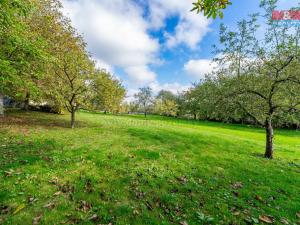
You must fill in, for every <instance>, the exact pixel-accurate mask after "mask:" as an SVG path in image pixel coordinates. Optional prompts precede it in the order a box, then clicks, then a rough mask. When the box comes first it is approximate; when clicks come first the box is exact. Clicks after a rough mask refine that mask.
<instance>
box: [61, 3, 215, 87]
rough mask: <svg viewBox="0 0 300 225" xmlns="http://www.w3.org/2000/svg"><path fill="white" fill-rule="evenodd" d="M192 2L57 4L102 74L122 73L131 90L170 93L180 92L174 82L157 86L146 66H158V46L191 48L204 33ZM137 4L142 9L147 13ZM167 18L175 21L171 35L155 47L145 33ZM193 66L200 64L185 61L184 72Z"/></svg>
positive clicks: (206, 23)
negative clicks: (141, 88) (146, 87)
mask: <svg viewBox="0 0 300 225" xmlns="http://www.w3.org/2000/svg"><path fill="white" fill-rule="evenodd" d="M192 2H193V1H192V0H188V1H181V0H163V1H162V0H151V1H149V2H147V3H145V2H142V1H140V3H141V4H139V3H138V2H137V1H133V0H101V1H99V0H63V6H64V9H63V13H64V14H65V15H66V16H68V17H70V19H71V21H72V24H73V26H74V27H75V28H76V29H77V30H78V32H79V33H81V34H82V35H83V36H84V39H85V41H86V42H87V43H88V50H89V51H90V52H91V53H92V54H93V57H94V59H95V60H96V62H97V65H98V66H99V67H102V68H105V69H107V70H108V71H114V67H118V68H121V69H123V71H124V72H125V73H126V74H127V75H128V77H129V80H130V82H127V83H130V85H131V86H132V88H136V87H138V86H141V85H150V86H152V88H153V89H154V90H156V89H159V88H164V89H169V90H171V91H173V92H175V90H181V89H183V88H186V87H182V86H181V85H180V84H179V83H173V84H159V83H158V81H157V74H156V73H155V72H153V71H152V70H151V65H158V64H159V63H161V61H162V60H161V59H159V53H160V52H159V51H160V48H161V47H166V48H174V47H176V46H178V45H181V44H182V45H185V46H187V47H189V48H191V49H195V48H197V45H198V44H199V43H200V42H201V40H202V38H203V37H204V35H205V34H206V33H207V32H209V28H208V27H209V24H210V21H209V20H208V19H206V18H205V17H204V16H203V15H197V14H195V13H191V12H190V8H191V6H192ZM142 4H146V5H147V9H148V10H147V12H145V7H143V6H142ZM145 14H147V15H146V16H145ZM173 16H174V17H175V16H177V17H178V18H179V20H178V24H177V25H176V27H175V30H174V32H172V33H168V32H165V33H164V38H165V41H164V43H159V40H158V39H156V38H155V37H153V36H151V35H150V34H149V31H151V30H152V31H155V30H158V29H163V28H164V27H165V26H166V20H167V19H168V18H172V17H173ZM161 45H164V46H161ZM198 66H200V67H203V66H204V67H205V66H206V64H205V63H204V64H201V62H200V63H195V61H190V62H188V63H187V64H186V66H185V70H186V71H187V72H188V73H190V74H192V75H193V74H196V72H197V68H195V67H198ZM199 71H200V72H203V71H201V69H200V70H199ZM199 71H198V72H199ZM129 88H130V87H129Z"/></svg>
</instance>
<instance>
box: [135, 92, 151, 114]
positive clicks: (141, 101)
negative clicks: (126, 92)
mask: <svg viewBox="0 0 300 225" xmlns="http://www.w3.org/2000/svg"><path fill="white" fill-rule="evenodd" d="M134 97H135V99H136V101H137V104H138V105H139V106H140V107H141V108H142V110H143V112H144V115H145V117H147V113H148V111H149V109H150V106H151V104H152V101H153V99H152V98H153V94H152V89H151V88H150V87H143V88H140V89H139V92H138V93H137V94H135V95H134Z"/></svg>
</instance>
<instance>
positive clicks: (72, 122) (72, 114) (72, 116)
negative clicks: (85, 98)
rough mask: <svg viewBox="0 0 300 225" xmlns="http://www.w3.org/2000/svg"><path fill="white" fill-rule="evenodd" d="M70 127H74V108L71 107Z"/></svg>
mask: <svg viewBox="0 0 300 225" xmlns="http://www.w3.org/2000/svg"><path fill="white" fill-rule="evenodd" d="M71 128H72V129H74V128H75V109H72V111H71Z"/></svg>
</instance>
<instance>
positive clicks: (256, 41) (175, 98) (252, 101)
mask: <svg viewBox="0 0 300 225" xmlns="http://www.w3.org/2000/svg"><path fill="white" fill-rule="evenodd" d="M275 6H276V1H261V7H262V9H263V10H264V12H265V14H264V15H259V14H255V15H252V16H250V17H249V19H245V20H242V21H241V22H239V23H238V26H237V29H236V30H233V31H232V30H228V28H226V27H225V26H224V25H221V27H220V43H219V44H218V45H216V46H215V52H214V53H215V55H216V57H215V59H214V64H215V65H216V66H215V67H216V68H215V70H214V71H213V72H212V73H211V74H207V75H206V78H205V79H203V80H201V81H200V82H199V83H197V84H194V85H193V87H192V88H190V89H189V90H188V91H186V92H184V93H179V94H178V95H173V94H172V93H169V92H160V94H159V95H158V96H157V97H156V99H153V98H151V94H150V93H151V89H149V88H143V89H140V92H139V93H138V94H137V95H136V100H137V101H136V102H137V105H138V106H139V108H140V110H141V111H144V112H145V115H146V114H147V113H149V112H152V113H159V114H163V115H176V116H181V117H187V116H188V117H192V118H194V119H201V120H212V121H223V122H235V123H247V124H255V125H258V126H261V127H264V128H265V130H266V151H265V157H267V158H272V157H273V137H274V131H273V130H274V127H297V128H299V126H300V51H299V50H300V48H299V44H300V26H299V25H298V26H297V25H295V24H293V23H290V22H285V23H283V22H280V21H273V20H272V19H271V15H272V11H273V10H274V9H275ZM262 21H264V23H263V24H262Z"/></svg>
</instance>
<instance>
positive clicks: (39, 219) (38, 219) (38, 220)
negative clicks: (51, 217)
mask: <svg viewBox="0 0 300 225" xmlns="http://www.w3.org/2000/svg"><path fill="white" fill-rule="evenodd" d="M42 217H43V216H42V215H39V216H37V217H34V218H33V220H32V224H33V225H37V224H39V222H40V221H41V219H42Z"/></svg>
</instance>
